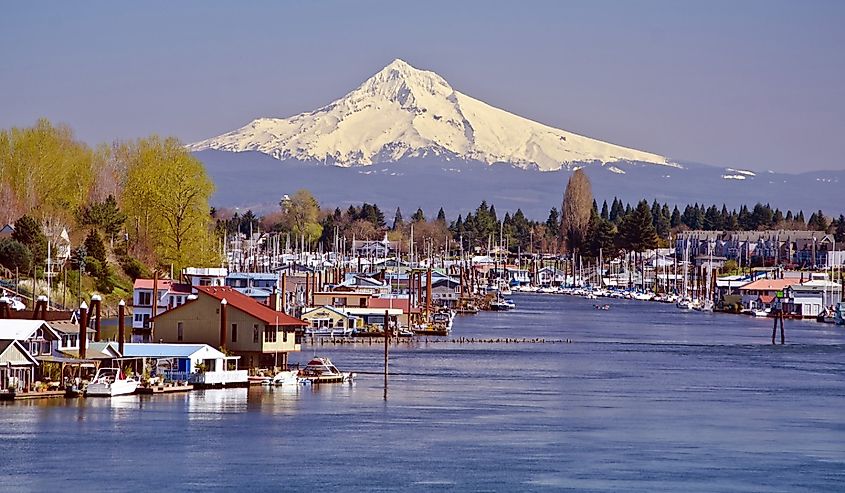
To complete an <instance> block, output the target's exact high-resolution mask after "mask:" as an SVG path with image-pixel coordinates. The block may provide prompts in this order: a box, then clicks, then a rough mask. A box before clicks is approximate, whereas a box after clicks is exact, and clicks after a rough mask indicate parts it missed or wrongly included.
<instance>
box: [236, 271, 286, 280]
mask: <svg viewBox="0 0 845 493" xmlns="http://www.w3.org/2000/svg"><path fill="white" fill-rule="evenodd" d="M226 278H227V279H264V280H268V281H278V280H279V275H278V274H275V273H272V272H232V273H231V274H229V275H228V276H226Z"/></svg>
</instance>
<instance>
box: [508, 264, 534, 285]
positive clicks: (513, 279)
mask: <svg viewBox="0 0 845 493" xmlns="http://www.w3.org/2000/svg"><path fill="white" fill-rule="evenodd" d="M505 279H506V280H507V281H508V284H510V285H511V286H521V285H523V284H529V283H531V276H530V275H529V273H528V269H520V268H518V267H516V266H514V265H506V266H505Z"/></svg>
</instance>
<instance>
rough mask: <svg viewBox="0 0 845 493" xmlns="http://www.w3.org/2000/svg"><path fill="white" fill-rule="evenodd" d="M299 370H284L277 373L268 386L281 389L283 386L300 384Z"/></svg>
mask: <svg viewBox="0 0 845 493" xmlns="http://www.w3.org/2000/svg"><path fill="white" fill-rule="evenodd" d="M298 374H299V372H298V371H297V370H284V371H280V372H279V373H276V375H274V376H273V378H272V379H271V380H270V382H269V383H268V384H267V385H273V386H275V387H279V386H282V385H296V384H298V383H299V376H298Z"/></svg>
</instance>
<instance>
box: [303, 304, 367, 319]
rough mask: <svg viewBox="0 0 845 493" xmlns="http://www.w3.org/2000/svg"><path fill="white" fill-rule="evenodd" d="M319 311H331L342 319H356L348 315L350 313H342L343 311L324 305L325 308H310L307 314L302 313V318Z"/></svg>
mask: <svg viewBox="0 0 845 493" xmlns="http://www.w3.org/2000/svg"><path fill="white" fill-rule="evenodd" d="M317 310H328V311H330V312H334V313H337V314H338V315H340V316H342V317H346V318H355V317H353V316H352V315H350V314H348V313H346V312H343V311H341V310H338V309H337V308H335V307H333V306H330V305H323V306H316V307H314V308H309V309H308V310H306V311H305V312H303V313H302V316H303V317H305V316H307V315H308V314H310V313H312V312H315V311H317Z"/></svg>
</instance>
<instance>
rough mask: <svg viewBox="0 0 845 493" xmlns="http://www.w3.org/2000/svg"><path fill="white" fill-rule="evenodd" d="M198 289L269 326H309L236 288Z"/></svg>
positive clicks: (199, 287)
mask: <svg viewBox="0 0 845 493" xmlns="http://www.w3.org/2000/svg"><path fill="white" fill-rule="evenodd" d="M196 289H197V291H198V292H200V293H202V294H206V295H208V296H211V297H212V298H215V299H217V300H221V301H222V300H223V298H225V299H226V302H227V303H228V304H229V306H230V307H233V308H235V309H237V310H240V311H242V312H244V313H246V314H247V315H251V316H253V317H255V318H257V319H259V320H261V321H262V322H264V323H265V324H267V325H271V326H282V325H295V326H297V327H304V326H305V325H308V324H306V323H305V322H304V321H302V320H300V319H298V318H295V317H291V316H290V315H288V314H286V313H284V312H277V311H276V310H273V309H272V308H270V307H269V306H267V305H263V304H261V303H259V302H257V301H255V300H254V299H252V298H250V297H249V296H247V295H245V294H242V293H239V292H238V291H237V290H235V289H234V288H230V287H229V286H196ZM188 305H190V303H185V304H183V305H180V306H178V307H176V308H174V309H173V310H179V309H180V308H182V307H184V306H188ZM173 310H171V311H173Z"/></svg>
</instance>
